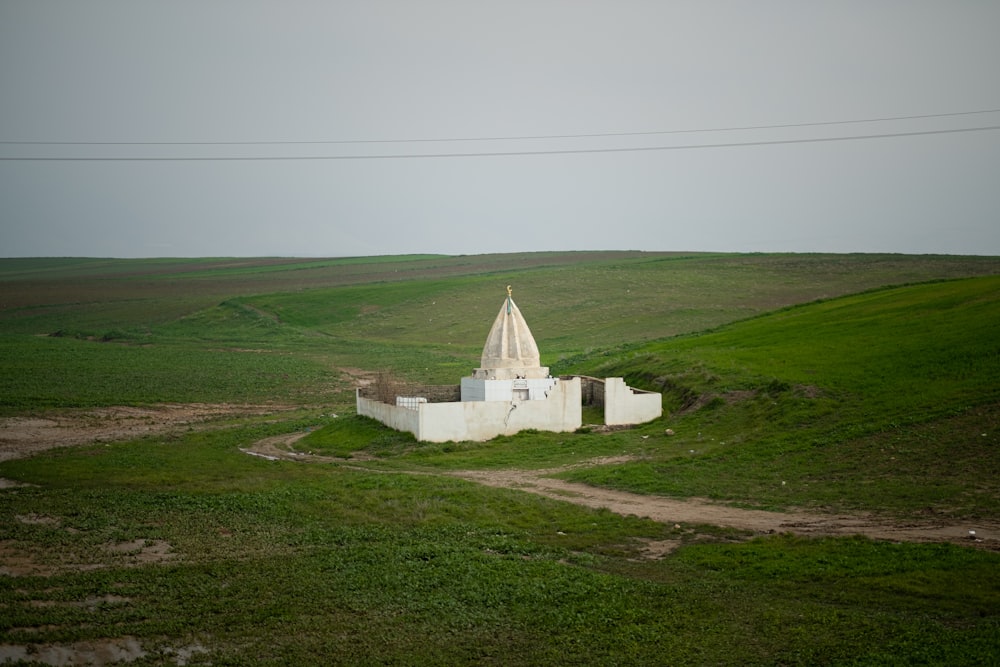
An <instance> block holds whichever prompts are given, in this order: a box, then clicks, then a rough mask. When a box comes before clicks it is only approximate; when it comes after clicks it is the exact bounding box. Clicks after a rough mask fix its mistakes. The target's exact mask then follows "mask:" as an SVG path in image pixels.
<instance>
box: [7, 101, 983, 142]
mask: <svg viewBox="0 0 1000 667" xmlns="http://www.w3.org/2000/svg"><path fill="white" fill-rule="evenodd" d="M990 113H1000V109H980V110H977V111H953V112H950V113H932V114H920V115H912V116H885V117H881V118H859V119H851V120H831V121H818V122H810V123H783V124H778V125H745V126H734V127H710V128H702V129H685V130H652V131H641V132H595V133H590V134H538V135H521V136H505V137H449V138H442V139H430V138H424V139H419V138H418V139H341V140H332V141H324V140H310V141H276V140H275V141H0V145H8V146H280V145H287V146H303V145H316V146H321V145H331V146H332V145H350V144H407V143H449V142H473V141H528V140H532V141H537V140H545V139H598V138H602V137H644V136H661V135H668V134H701V133H710V132H740V131H747V130H779V129H789V128H797V127H828V126H833V125H856V124H861V123H885V122H892V121H900V120H920V119H927V118H954V117H957V116H972V115H981V114H990Z"/></svg>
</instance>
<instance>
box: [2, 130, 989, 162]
mask: <svg viewBox="0 0 1000 667" xmlns="http://www.w3.org/2000/svg"><path fill="white" fill-rule="evenodd" d="M990 130H1000V125H987V126H982V127H962V128H949V129H943V130H919V131H913V132H886V133H881V134H861V135H851V136H841V137H810V138H804V139H768V140H762V141H736V142H726V143H715V144H680V145H667V146H632V147H617V148H572V149H545V150H522V151H478V152H468V153H393V154H384V155H378V154H367V155H248V156H240V155H223V156H135V157H129V156H96V157H34V156H31V157H0V161H3V162H256V161H293V160H303V161H304V160H406V159H434V158H474V157H508V156H526V155H576V154H584V153H636V152H648V151H672V150H697V149H708V148H739V147H747V146H779V145H786V144H810V143H826V142H835V141H861V140H870V139H889V138H894V137H916V136H925V135H934V134H956V133H963V132H984V131H990Z"/></svg>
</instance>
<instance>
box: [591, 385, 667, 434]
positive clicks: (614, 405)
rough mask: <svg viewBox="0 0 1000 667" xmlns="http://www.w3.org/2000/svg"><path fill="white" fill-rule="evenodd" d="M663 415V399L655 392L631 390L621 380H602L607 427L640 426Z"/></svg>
mask: <svg viewBox="0 0 1000 667" xmlns="http://www.w3.org/2000/svg"><path fill="white" fill-rule="evenodd" d="M662 414H663V399H662V397H661V395H660V394H659V393H657V392H652V391H642V390H641V389H633V388H632V387H629V386H628V385H627V384H625V380H624V379H622V378H606V379H605V380H604V423H605V424H607V425H608V426H619V425H624V424H642V423H644V422H648V421H652V420H654V419H657V418H659V417H660V416H661V415H662Z"/></svg>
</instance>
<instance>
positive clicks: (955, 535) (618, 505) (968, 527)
mask: <svg viewBox="0 0 1000 667" xmlns="http://www.w3.org/2000/svg"><path fill="white" fill-rule="evenodd" d="M282 409H287V408H283V407H282V406H251V405H225V404H221V405H163V406H155V407H149V408H125V407H117V408H104V409H100V410H90V411H75V412H70V413H63V414H61V415H57V416H47V417H45V418H20V417H18V418H9V419H4V420H0V461H3V460H7V459H12V458H20V457H24V456H31V455H33V454H35V453H37V452H39V451H42V450H45V449H50V448H53V447H63V446H69V445H80V444H87V443H91V442H100V441H113V440H123V439H127V438H132V437H139V436H142V435H147V434H152V433H162V432H168V431H170V430H171V429H175V428H178V427H182V426H190V425H192V424H197V423H201V422H205V421H208V420H213V419H219V418H223V417H235V416H239V415H248V414H267V413H272V412H279V411H281V410H282ZM302 435H303V434H301V433H297V434H292V435H285V436H280V437H276V438H268V439H266V440H262V441H260V442H257V443H254V444H253V445H251V446H250V447H248V448H246V449H244V450H243V451H245V452H246V453H247V454H252V455H255V456H263V457H265V458H270V459H285V460H291V461H298V462H308V463H328V464H336V465H340V466H349V465H352V463H351V461H345V460H344V459H337V458H332V457H322V456H312V455H309V454H305V453H301V452H296V451H294V450H293V449H292V445H293V444H294V442H295V440H297V439H298V438H300V437H302ZM622 460H624V459H595V460H592V461H587V462H584V463H581V464H576V466H577V467H579V466H593V465H607V464H612V463H616V462H621V461H622ZM355 461H357V462H360V460H359V459H355ZM569 467H572V466H569ZM569 467H563V468H553V469H547V470H466V471H457V472H451V473H438V474H448V475H451V476H454V477H459V478H462V479H466V480H469V481H472V482H476V483H478V484H484V485H487V486H495V487H503V488H510V489H517V490H520V491H525V492H528V493H535V494H538V495H541V496H546V497H548V498H554V499H557V500H562V501H566V502H572V503H576V504H578V505H584V506H587V507H593V508H606V509H608V510H610V511H612V512H616V513H618V514H622V515H635V516H640V517H648V518H650V519H653V520H654V521H659V522H662V523H668V524H670V523H677V524H710V525H715V526H725V527H731V528H737V529H741V530H748V531H753V532H756V533H773V532H779V533H780V532H788V533H795V534H801V535H865V536H867V537H872V538H875V539H886V540H897V541H914V542H924V541H934V542H942V541H948V542H956V543H961V544H969V545H972V544H974V545H976V546H979V547H984V548H988V549H991V550H1000V524H996V523H985V522H975V523H972V522H970V523H962V524H941V523H899V522H891V521H888V520H885V519H882V518H878V517H874V516H864V515H856V516H843V515H826V514H816V513H809V512H802V511H789V512H768V511H763V510H752V509H741V508H737V507H730V506H727V505H720V504H717V503H712V502H709V501H707V500H702V499H684V500H678V499H672V498H666V497H662V496H647V495H640V494H635V493H628V492H624V491H615V490H611V489H603V488H598V487H593V486H588V485H586V484H576V483H571V482H566V481H563V480H559V479H554V478H552V477H551V475H553V474H556V473H558V472H561V471H563V470H566V469H568V468H569ZM366 470H367V469H366ZM414 474H428V473H417V472H414ZM5 485H9V482H6V481H5V480H3V479H0V488H2V487H3V486H5ZM969 531H975V537H974V538H973V537H972V536H970V532H969Z"/></svg>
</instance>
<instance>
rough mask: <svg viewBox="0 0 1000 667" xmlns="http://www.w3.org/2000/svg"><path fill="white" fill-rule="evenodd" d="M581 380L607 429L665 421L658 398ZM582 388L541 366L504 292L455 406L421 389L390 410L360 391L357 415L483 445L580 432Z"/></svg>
mask: <svg viewBox="0 0 1000 667" xmlns="http://www.w3.org/2000/svg"><path fill="white" fill-rule="evenodd" d="M585 380H586V382H587V384H588V392H587V393H588V396H590V397H592V398H593V400H595V402H596V401H598V400H599V402H600V403H601V404H602V405H603V406H604V412H605V423H606V424H609V425H627V424H639V423H642V422H646V421H650V420H653V419H656V418H657V417H659V416H660V415H661V414H662V413H663V409H662V404H661V397H660V394H658V393H655V392H644V391H640V390H637V389H632V388H631V387H628V386H627V385H626V384H625V382H624V381H623V380H622V379H621V378H608V379H607V380H606V381H602V380H596V379H594V378H585ZM581 383H582V380H581V378H580V377H565V378H554V377H552V376H551V375H550V374H549V369H548V368H547V367H545V366H542V365H541V359H540V356H539V353H538V345H537V344H536V343H535V339H534V336H532V335H531V330H530V329H529V328H528V324H527V322H525V320H524V316H523V315H522V314H521V311H520V310H519V309H518V307H517V304H515V303H514V299H513V297H512V296H511V289H510V287H509V286H508V287H507V298H506V299H505V300H504V302H503V304H502V305H501V307H500V312H499V313H498V314H497V317H496V319H495V320H494V322H493V326H492V327H491V328H490V332H489V335H488V336H487V337H486V344H485V345H484V346H483V354H482V357H481V359H480V365H479V368H476V369H475V370H474V371H473V373H472V375H471V376H469V377H465V378H462V381H461V385H460V392H459V396H460V399H461V400H459V401H453V400H445V401H435V400H433V399H429V398H428V396H426V395H423V394H427V395H430V394H435V395H446V396H447V395H448V394H449V391H447V389H448V388H441V387H436V388H431V387H425V388H424V391H421V390H417V392H416V394H418V395H411V396H395V397H392V403H389V402H386V401H385V400H376V398H375V397H373V396H367V395H365V392H364V391H363V390H362V389H361V388H358V390H357V397H356V400H357V412H358V414H359V415H365V416H368V417H371V418H373V419H377V420H378V421H380V422H382V423H383V424H386V425H388V426H391V427H392V428H395V429H397V430H401V431H409V432H410V433H412V434H413V435H414V436H415V437H416V438H417V440H421V441H426V442H448V441H462V440H476V441H482V440H489V439H490V438H494V437H496V436H498V435H512V434H514V433H517V432H518V431H522V430H526V429H536V430H539V431H555V432H566V431H575V430H576V429H578V428H580V427H581V426H582V417H581V415H582V411H583V409H582V402H583V394H582V391H581ZM442 389H445V391H441V390H442ZM383 398H385V397H383Z"/></svg>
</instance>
